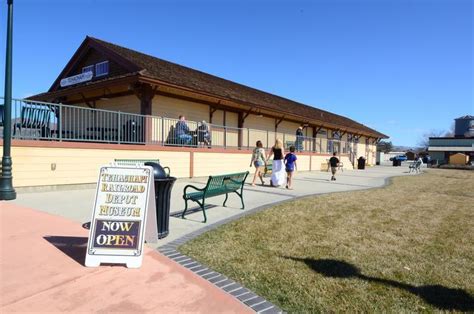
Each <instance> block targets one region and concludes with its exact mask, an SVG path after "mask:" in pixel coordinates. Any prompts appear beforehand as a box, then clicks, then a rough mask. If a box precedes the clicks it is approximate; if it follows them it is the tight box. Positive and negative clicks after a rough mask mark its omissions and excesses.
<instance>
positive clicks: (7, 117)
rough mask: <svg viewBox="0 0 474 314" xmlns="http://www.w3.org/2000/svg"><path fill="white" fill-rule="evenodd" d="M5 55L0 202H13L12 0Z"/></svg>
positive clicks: (9, 7) (10, 0)
mask: <svg viewBox="0 0 474 314" xmlns="http://www.w3.org/2000/svg"><path fill="white" fill-rule="evenodd" d="M7 5H8V18H7V53H6V61H5V104H4V113H3V157H2V173H1V175H0V200H5V201H8V200H14V199H15V198H16V192H15V189H14V188H13V184H12V158H11V144H12V46H13V42H12V37H13V0H7Z"/></svg>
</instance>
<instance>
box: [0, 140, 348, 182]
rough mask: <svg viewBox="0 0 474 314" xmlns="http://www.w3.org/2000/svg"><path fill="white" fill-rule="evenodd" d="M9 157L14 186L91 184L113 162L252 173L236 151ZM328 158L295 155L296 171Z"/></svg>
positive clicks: (200, 172)
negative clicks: (138, 161) (154, 162)
mask: <svg viewBox="0 0 474 314" xmlns="http://www.w3.org/2000/svg"><path fill="white" fill-rule="evenodd" d="M0 153H1V147H0ZM12 158H13V184H14V186H16V187H24V186H43V185H63V184H83V183H94V182H97V175H98V170H99V167H100V166H101V165H106V164H109V163H110V162H112V161H113V160H114V159H160V163H161V164H162V165H163V166H168V167H170V168H171V172H172V175H173V176H176V177H180V178H186V177H189V176H190V175H191V171H192V172H193V174H194V176H195V177H201V176H209V175H212V174H222V173H229V172H240V171H250V172H253V171H254V169H253V168H252V167H249V164H250V153H239V152H230V153H226V152H212V151H210V152H207V151H161V150H146V149H143V150H141V149H133V150H124V149H103V148H71V147H23V146H13V147H12ZM329 158H330V156H329V155H311V156H310V155H300V154H298V162H297V163H298V170H299V171H309V170H310V169H311V170H313V171H319V170H320V169H321V164H327V160H328V159H329ZM340 159H341V161H342V162H343V163H344V168H346V169H351V168H352V165H351V164H350V162H349V159H348V158H347V157H346V156H342V157H340ZM191 161H193V164H192V165H191ZM191 169H192V170H191Z"/></svg>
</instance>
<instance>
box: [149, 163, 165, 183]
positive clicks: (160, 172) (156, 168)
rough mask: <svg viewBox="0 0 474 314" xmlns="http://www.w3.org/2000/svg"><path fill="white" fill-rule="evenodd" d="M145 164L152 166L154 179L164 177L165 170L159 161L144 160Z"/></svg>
mask: <svg viewBox="0 0 474 314" xmlns="http://www.w3.org/2000/svg"><path fill="white" fill-rule="evenodd" d="M145 166H151V167H152V168H153V175H154V177H155V179H158V178H166V172H165V170H164V169H163V167H162V166H161V165H160V164H159V163H156V162H152V161H147V162H145Z"/></svg>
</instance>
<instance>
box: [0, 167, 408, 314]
mask: <svg viewBox="0 0 474 314" xmlns="http://www.w3.org/2000/svg"><path fill="white" fill-rule="evenodd" d="M407 174H408V169H407V168H406V167H402V168H400V167H393V168H392V167H374V168H369V169H367V170H364V171H357V170H353V171H344V172H343V173H339V174H338V176H337V181H335V182H331V181H330V180H329V178H330V174H329V173H327V172H302V173H298V174H297V177H296V179H295V184H294V190H286V189H284V188H271V187H269V186H263V187H262V186H257V187H251V186H250V185H246V186H245V190H244V199H245V204H246V209H245V210H241V209H240V200H239V198H238V197H237V196H235V195H233V196H231V197H229V201H228V207H222V206H221V205H222V202H223V198H224V197H223V196H221V197H215V198H211V199H210V200H209V202H208V204H211V207H210V208H209V209H208V223H207V224H204V223H202V219H203V215H202V212H201V211H196V212H194V213H191V214H189V215H187V219H181V218H178V217H179V213H180V212H181V211H182V209H183V206H184V202H183V200H182V192H183V188H184V186H185V185H187V184H195V185H198V186H199V185H201V186H202V185H204V184H205V181H206V179H205V178H202V179H192V180H178V182H177V183H176V185H175V187H174V189H173V194H172V208H171V211H172V213H175V214H177V215H172V217H171V220H170V235H169V236H168V237H167V238H165V239H162V240H159V241H158V242H157V243H156V244H151V245H150V246H151V247H153V248H154V247H158V246H164V245H166V244H167V243H169V245H172V243H170V242H171V241H174V240H176V239H178V238H181V237H183V236H186V235H188V236H190V234H197V233H199V232H203V231H204V230H205V229H206V227H208V226H210V225H211V224H219V222H224V221H228V220H229V219H236V218H238V217H239V216H240V215H241V214H242V213H243V212H249V211H251V210H252V209H257V208H259V207H261V206H270V205H272V204H275V203H277V202H280V201H286V200H291V199H293V198H297V197H301V196H306V195H314V194H322V193H330V192H343V191H352V190H360V189H367V188H374V187H380V186H383V185H384V184H385V182H386V179H387V178H388V177H392V176H400V175H407ZM250 179H251V178H249V180H250ZM268 181H269V178H267V182H268ZM94 194H95V189H80V190H63V191H54V192H30V193H22V192H21V191H20V192H19V193H18V198H17V200H15V201H14V202H8V203H7V202H0V214H1V217H0V218H1V222H2V232H1V236H0V240H1V250H2V252H1V261H0V262H1V272H0V274H1V278H0V279H1V290H0V293H1V296H2V298H1V303H0V312H2V313H3V312H13V311H42V312H57V311H60V312H64V311H75V312H78V311H87V312H98V311H104V312H117V311H121V312H165V311H166V312H169V313H175V312H206V313H227V312H230V313H234V312H239V313H246V312H252V310H255V311H257V309H258V308H259V305H257V306H255V305H253V307H252V308H250V305H249V304H250V303H249V302H248V301H246V303H245V304H247V305H245V304H244V303H242V302H244V301H243V299H242V298H240V299H239V298H236V297H235V296H234V297H233V296H231V295H230V294H228V293H227V292H226V291H228V289H227V290H226V291H224V290H225V289H219V288H218V287H217V286H215V285H213V284H212V283H211V282H209V281H207V280H205V279H204V278H205V276H204V278H202V277H200V276H198V275H197V274H195V273H193V272H192V271H191V270H189V269H186V267H183V266H181V265H180V264H179V263H178V262H175V261H173V259H172V258H167V257H166V256H164V255H162V254H160V253H159V252H157V251H156V250H152V249H147V251H146V253H145V256H144V261H143V266H142V267H141V268H140V269H125V268H124V267H115V266H101V267H99V268H86V267H84V266H83V265H84V258H85V249H86V245H87V236H88V230H86V229H84V228H83V227H81V225H82V223H85V222H88V221H89V220H90V215H91V210H92V206H93V202H94ZM341 197H343V195H342V194H341ZM26 207H30V208H33V209H35V210H32V209H28V208H26ZM175 216H176V217H175ZM179 241H181V240H179ZM179 241H175V242H179ZM167 250H168V253H166V252H167ZM160 251H162V252H164V254H165V255H167V254H168V255H169V254H170V252H171V253H172V254H174V253H173V252H174V251H169V249H168V248H166V246H165V247H163V248H160ZM203 267H205V266H203ZM204 269H207V268H204ZM226 281H229V280H226ZM234 285H238V283H232V284H231V285H230V287H232V286H234ZM242 289H243V290H247V289H244V288H242ZM247 291H248V290H247ZM245 295H247V293H245V294H244V296H245ZM241 299H242V300H241ZM260 299H262V298H260V297H257V296H255V300H256V301H259V302H260ZM239 300H240V301H239ZM253 300H254V299H252V302H253ZM261 302H263V303H262V304H263V305H266V304H267V303H268V302H265V300H264V299H262V301H261ZM270 305H271V304H270ZM275 309H276V308H275Z"/></svg>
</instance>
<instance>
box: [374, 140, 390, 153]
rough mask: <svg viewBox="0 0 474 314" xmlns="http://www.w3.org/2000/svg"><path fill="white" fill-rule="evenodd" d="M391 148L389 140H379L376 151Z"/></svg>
mask: <svg viewBox="0 0 474 314" xmlns="http://www.w3.org/2000/svg"><path fill="white" fill-rule="evenodd" d="M392 148H393V145H392V142H390V141H380V142H379V143H378V144H377V151H378V152H383V153H388V152H391V151H392Z"/></svg>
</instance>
